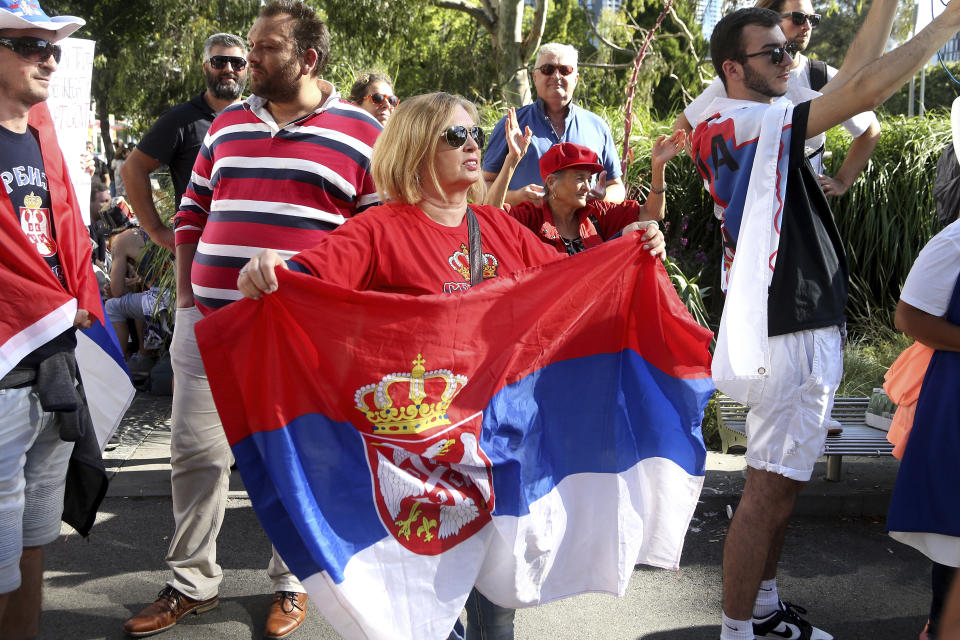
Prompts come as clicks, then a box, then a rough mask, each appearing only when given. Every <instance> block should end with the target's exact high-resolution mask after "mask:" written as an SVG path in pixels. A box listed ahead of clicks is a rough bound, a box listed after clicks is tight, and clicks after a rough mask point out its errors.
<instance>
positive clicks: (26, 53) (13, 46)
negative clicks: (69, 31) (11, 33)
mask: <svg viewBox="0 0 960 640" xmlns="http://www.w3.org/2000/svg"><path fill="white" fill-rule="evenodd" d="M0 46H2V47H6V48H7V49H10V50H11V51H13V52H14V53H15V54H17V55H18V56H20V57H21V58H23V59H25V60H29V61H30V62H37V63H40V62H43V61H44V60H46V59H47V58H49V57H50V56H53V59H54V61H55V62H56V63H58V64H59V63H60V54H61V53H62V51H61V49H60V45H58V44H53V43H52V42H48V41H46V40H41V39H40V38H0Z"/></svg>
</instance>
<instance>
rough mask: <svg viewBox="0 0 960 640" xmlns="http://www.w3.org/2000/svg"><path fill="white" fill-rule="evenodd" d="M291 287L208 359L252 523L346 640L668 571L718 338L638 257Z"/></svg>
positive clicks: (611, 587) (439, 631)
mask: <svg viewBox="0 0 960 640" xmlns="http://www.w3.org/2000/svg"><path fill="white" fill-rule="evenodd" d="M634 235H638V234H634ZM278 275H279V277H280V287H279V290H278V292H276V293H273V294H270V295H266V296H264V298H263V300H261V301H259V302H254V301H251V300H244V301H241V302H238V303H234V304H231V305H230V306H229V307H227V308H225V309H223V310H221V311H218V312H216V313H214V314H212V315H211V316H209V317H208V318H206V319H204V320H203V321H202V322H200V323H199V324H198V325H197V329H196V331H197V339H198V343H199V346H200V351H201V354H202V356H203V360H204V364H205V366H206V369H207V374H208V376H209V379H210V385H211V388H212V391H213V396H214V399H215V401H216V404H217V408H218V411H219V412H220V417H221V418H222V421H223V425H224V429H225V430H226V433H227V438H228V440H229V442H230V444H231V446H232V448H233V452H234V455H235V457H236V460H237V465H238V467H239V469H240V471H241V473H242V475H243V479H244V483H245V485H246V487H247V491H248V493H249V495H250V498H251V500H252V502H253V505H254V508H255V510H256V511H257V514H258V516H259V518H260V521H261V522H262V524H263V526H264V528H265V529H266V531H267V534H268V535H269V537H270V539H271V541H272V542H273V543H274V545H275V546H276V547H277V549H278V550H279V552H280V554H281V556H282V557H283V559H284V560H285V561H286V563H287V564H288V566H289V567H290V569H291V570H292V571H293V572H294V573H295V574H296V575H297V576H298V577H299V578H300V579H301V580H302V582H303V584H304V586H305V587H306V589H307V591H308V592H309V593H310V594H311V596H312V598H313V602H314V603H315V604H316V605H317V606H318V608H319V609H320V610H321V612H322V613H323V615H324V616H325V617H326V618H327V619H328V620H329V621H330V622H331V624H333V626H334V627H335V628H336V629H337V631H338V632H339V633H341V634H342V635H343V636H344V637H346V638H371V639H372V638H377V639H380V638H383V639H386V638H391V639H396V638H417V639H433V638H436V639H440V638H446V637H447V634H448V633H449V631H450V629H451V628H452V627H453V624H454V621H455V620H456V618H457V616H458V615H459V613H460V611H461V609H462V607H463V604H464V601H465V600H466V598H467V595H468V593H469V592H470V590H471V588H472V587H473V586H474V585H476V586H477V588H478V589H479V590H480V591H481V592H482V593H483V594H484V595H486V596H487V597H488V598H489V599H490V600H492V601H493V602H496V603H498V604H500V605H503V606H507V607H523V606H531V605H536V604H540V603H544V602H548V601H551V600H555V599H559V598H563V597H567V596H572V595H575V594H577V593H582V592H588V591H598V592H609V593H615V594H623V593H624V591H625V589H626V586H627V583H628V580H629V578H630V575H631V573H632V571H633V567H634V564H635V563H637V562H641V563H646V564H650V565H653V566H657V567H665V568H676V567H677V565H678V562H679V558H680V551H681V548H682V544H683V538H684V534H685V532H686V529H687V526H688V524H689V521H690V518H691V516H692V515H693V510H694V507H695V506H696V502H697V499H698V497H699V494H700V489H701V487H702V483H703V472H704V461H705V449H704V445H703V439H702V436H701V433H700V422H701V418H702V414H703V408H704V406H705V405H706V402H707V400H708V398H709V396H710V394H711V392H712V391H713V385H712V382H711V379H710V369H709V359H710V356H709V352H708V344H709V341H710V338H711V334H710V332H709V331H707V330H705V329H703V328H701V327H699V326H698V325H697V324H696V323H695V322H694V321H693V320H692V318H691V317H690V316H689V314H688V313H687V311H686V309H685V308H684V306H683V304H682V303H681V302H680V300H679V299H678V297H677V295H676V293H675V292H674V290H673V288H672V286H671V284H670V282H669V279H668V278H667V276H666V273H665V272H664V270H663V268H662V266H661V265H660V264H659V263H658V262H656V261H655V260H653V259H652V258H651V257H650V256H649V255H647V254H646V252H644V251H643V250H642V249H641V247H640V242H639V241H638V238H634V237H632V236H630V237H627V238H624V239H621V240H618V241H614V242H609V243H606V244H605V245H603V246H601V247H598V248H596V249H592V250H590V251H587V252H584V253H581V254H578V255H576V256H574V257H572V258H568V259H564V260H561V261H558V262H554V263H550V264H547V265H543V266H540V267H535V268H531V269H528V270H525V271H521V272H518V273H515V274H512V275H509V276H504V277H498V278H496V279H495V280H491V281H488V282H486V283H485V284H483V285H481V286H479V287H477V288H476V289H473V290H471V291H469V292H467V293H465V294H463V295H458V296H442V295H435V296H434V295H431V296H419V297H413V296H405V295H398V294H388V293H379V292H355V291H348V290H344V289H341V288H339V287H336V286H333V285H330V284H328V283H325V282H323V281H322V280H319V279H317V278H313V277H310V276H307V275H302V274H298V273H292V272H287V271H280V272H278Z"/></svg>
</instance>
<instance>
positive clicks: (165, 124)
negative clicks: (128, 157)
mask: <svg viewBox="0 0 960 640" xmlns="http://www.w3.org/2000/svg"><path fill="white" fill-rule="evenodd" d="M216 116H217V113H216V111H214V110H213V108H212V107H211V106H210V105H209V104H207V101H206V100H204V99H203V94H202V93H201V94H198V95H196V96H194V97H193V98H191V99H190V101H189V102H184V103H182V104H178V105H177V106H175V107H173V108H172V109H170V110H168V111H167V112H166V113H164V114H163V115H162V116H160V118H159V119H158V120H157V121H156V122H155V123H154V124H153V127H151V128H150V131H148V132H147V135H145V136H143V140H141V141H140V144H138V145H137V148H138V149H140V151H142V152H143V153H145V154H147V155H148V156H150V157H151V158H153V159H154V160H156V161H157V162H159V163H160V164H165V165H167V166H168V167H170V176H171V178H173V189H174V191H175V192H176V195H177V200H176V202H175V203H174V204H175V205H176V208H177V209H179V208H180V199H181V198H182V197H183V193H184V191H186V190H187V184H188V183H189V182H190V173H191V172H192V171H193V163H194V162H195V161H196V159H197V154H198V153H200V146H201V145H202V144H203V138H204V137H205V136H206V135H207V130H208V129H209V128H210V123H212V122H213V119H214V118H215V117H216Z"/></svg>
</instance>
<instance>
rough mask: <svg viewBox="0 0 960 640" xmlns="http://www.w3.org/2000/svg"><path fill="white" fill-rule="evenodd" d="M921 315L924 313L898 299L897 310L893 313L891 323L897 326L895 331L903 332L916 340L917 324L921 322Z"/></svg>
mask: <svg viewBox="0 0 960 640" xmlns="http://www.w3.org/2000/svg"><path fill="white" fill-rule="evenodd" d="M923 315H926V314H924V312H923V311H921V310H920V309H917V308H916V307H914V306H912V305H910V304H907V303H906V302H904V301H903V300H900V301H899V302H898V303H897V310H896V312H895V313H894V315H893V325H894V326H895V327H896V328H897V331H900V332H902V333H905V334H907V335H908V336H910V337H911V338H913V339H914V340H917V339H918V338H919V336H918V332H919V330H918V324H919V323H920V322H922V320H923V318H922V316H923ZM921 333H922V332H921Z"/></svg>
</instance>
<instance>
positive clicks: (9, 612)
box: [0, 0, 105, 639]
mask: <svg viewBox="0 0 960 640" xmlns="http://www.w3.org/2000/svg"><path fill="white" fill-rule="evenodd" d="M83 24H84V21H83V20H81V19H80V18H75V17H72V16H58V17H53V18H51V17H49V16H47V14H46V13H44V11H43V9H41V8H40V6H39V5H38V4H37V2H36V0H0V184H2V185H3V186H2V191H0V256H2V259H0V291H2V292H3V293H2V295H0V315H2V317H3V322H2V323H0V637H3V638H9V639H20V638H34V637H36V636H37V635H38V634H39V632H40V629H39V627H40V610H41V604H42V600H43V598H42V584H43V563H44V546H45V545H47V544H49V543H50V542H53V541H54V540H55V539H56V538H57V536H59V535H60V521H61V517H63V518H65V519H68V520H72V519H71V518H69V516H68V515H65V503H64V499H65V495H69V494H70V489H72V488H77V487H78V485H80V484H82V485H83V488H84V489H87V490H90V489H94V491H96V488H94V487H91V486H89V485H87V483H85V482H81V483H78V479H79V476H76V475H71V476H70V480H69V481H68V479H67V475H68V471H67V469H68V464H69V461H70V458H71V455H72V454H73V453H74V450H75V447H76V448H77V450H78V451H83V447H82V444H83V437H84V436H83V434H84V433H87V434H90V435H93V434H92V426H91V425H89V422H88V421H87V420H85V419H84V416H85V414H86V413H87V410H86V402H85V401H84V400H83V399H82V394H81V393H80V388H79V387H78V386H77V383H78V380H77V363H76V357H75V349H76V347H77V336H76V330H77V328H89V327H90V326H91V325H92V324H93V322H94V318H95V317H96V318H97V319H98V320H100V321H102V317H99V316H101V315H102V312H101V311H100V310H101V308H102V307H101V305H100V296H99V292H98V288H97V280H96V277H95V276H94V273H93V270H92V268H91V265H90V237H89V235H88V232H87V229H86V228H85V227H84V224H83V220H82V218H81V215H80V207H79V203H78V202H77V197H76V194H75V192H74V189H73V185H72V184H71V182H70V177H69V173H68V170H67V164H66V162H65V161H64V158H63V154H62V153H61V151H60V147H59V145H58V143H57V135H56V132H55V131H54V126H53V120H52V118H51V116H50V111H49V110H48V109H47V106H46V105H45V104H44V103H45V101H46V100H47V96H48V93H49V90H50V82H51V76H52V74H53V73H54V72H55V71H56V70H57V66H58V64H59V63H60V55H61V48H60V45H58V44H56V43H57V42H59V41H60V40H62V39H63V38H66V37H67V36H69V35H70V34H71V33H73V32H74V31H76V30H77V29H79V28H80V27H82V26H83ZM78 439H79V441H78ZM78 445H79V446H78ZM92 447H93V448H94V449H95V450H96V451H97V454H99V450H98V449H96V445H95V444H93V445H92ZM102 469H103V467H102V466H101V467H100V470H101V471H102ZM68 483H69V487H68ZM104 490H105V489H104ZM101 497H102V494H101ZM97 504H99V501H97ZM68 511H69V510H68ZM75 526H76V525H75ZM84 535H86V534H84Z"/></svg>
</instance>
